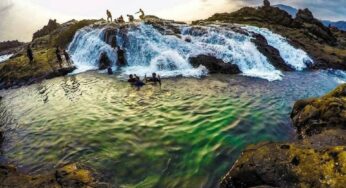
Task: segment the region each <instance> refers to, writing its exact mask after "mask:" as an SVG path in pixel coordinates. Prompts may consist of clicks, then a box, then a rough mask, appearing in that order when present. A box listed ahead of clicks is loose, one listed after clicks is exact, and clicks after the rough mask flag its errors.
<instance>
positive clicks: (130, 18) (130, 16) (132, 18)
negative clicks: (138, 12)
mask: <svg viewBox="0 0 346 188" xmlns="http://www.w3.org/2000/svg"><path fill="white" fill-rule="evenodd" d="M127 17H128V18H129V22H133V21H135V18H134V17H133V16H132V15H129V14H128V15H127Z"/></svg>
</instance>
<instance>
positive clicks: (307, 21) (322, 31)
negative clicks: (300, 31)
mask: <svg viewBox="0 0 346 188" xmlns="http://www.w3.org/2000/svg"><path fill="white" fill-rule="evenodd" d="M295 20H296V21H297V22H299V23H301V24H302V25H304V27H305V28H307V29H308V30H309V31H310V32H311V33H312V34H314V35H316V36H317V37H318V38H321V39H323V40H324V42H326V43H327V44H330V45H336V42H337V40H336V38H335V36H334V35H333V33H332V32H331V31H330V29H329V28H328V27H325V26H324V25H323V23H322V22H321V21H319V20H317V19H315V18H314V16H313V14H312V12H311V11H310V10H309V9H304V10H298V13H297V16H296V18H295Z"/></svg>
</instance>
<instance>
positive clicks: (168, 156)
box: [0, 72, 337, 187]
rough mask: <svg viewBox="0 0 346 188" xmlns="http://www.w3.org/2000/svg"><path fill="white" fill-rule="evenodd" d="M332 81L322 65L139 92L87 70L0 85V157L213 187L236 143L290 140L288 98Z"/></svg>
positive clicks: (132, 182)
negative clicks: (278, 75)
mask: <svg viewBox="0 0 346 188" xmlns="http://www.w3.org/2000/svg"><path fill="white" fill-rule="evenodd" d="M336 85H337V81H336V79H335V75H334V74H330V73H328V72H311V73H290V74H288V75H287V76H285V77H284V80H283V81H275V82H267V81H264V80H260V79H253V78H246V77H241V76H211V77H208V78H205V79H200V80H199V79H192V78H191V79H189V78H176V79H170V80H164V83H163V85H162V87H161V88H160V87H155V86H146V87H144V88H143V89H142V90H141V91H137V90H135V89H133V88H131V87H130V86H129V85H128V84H127V83H126V82H124V81H120V80H119V79H118V78H116V77H114V76H107V75H101V74H97V73H93V72H89V73H83V74H80V75H74V76H69V77H63V78H56V79H53V80H48V81H45V82H42V83H40V84H36V85H32V86H28V87H24V88H20V89H16V90H8V91H1V93H0V95H3V96H4V100H3V101H2V103H1V110H0V122H1V124H2V125H3V129H4V130H5V141H4V143H3V147H2V150H3V154H2V155H1V156H0V162H12V163H15V164H17V165H18V166H19V167H20V168H21V170H23V171H27V172H30V173H39V172H42V171H44V170H47V169H49V168H51V167H54V166H57V165H60V164H65V163H69V162H80V163H82V164H85V165H88V166H90V167H91V168H93V169H94V170H95V171H96V172H98V173H99V174H101V175H102V176H104V179H105V181H107V182H110V183H111V184H112V185H114V186H122V187H125V186H129V187H132V186H142V187H214V186H215V185H216V184H217V182H218V181H219V179H220V178H221V177H222V175H224V174H225V172H226V171H227V170H228V169H229V167H230V166H231V164H232V163H233V162H234V161H235V159H236V158H237V157H238V156H239V154H240V152H241V150H242V149H244V147H245V146H246V145H248V144H251V143H257V142H260V141H279V140H288V139H294V130H293V129H292V128H291V126H290V120H289V113H290V111H291V106H292V105H293V104H294V101H296V100H298V99H300V98H307V97H312V96H320V95H323V94H325V93H326V92H327V91H329V90H331V89H333V88H334V87H335V86H336Z"/></svg>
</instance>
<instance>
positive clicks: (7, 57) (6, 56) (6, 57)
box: [0, 54, 13, 63]
mask: <svg viewBox="0 0 346 188" xmlns="http://www.w3.org/2000/svg"><path fill="white" fill-rule="evenodd" d="M12 56H13V54H6V55H1V56H0V63H2V62H4V61H7V60H9V59H10V58H11V57H12Z"/></svg>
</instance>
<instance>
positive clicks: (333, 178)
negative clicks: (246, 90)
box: [220, 84, 346, 188]
mask: <svg viewBox="0 0 346 188" xmlns="http://www.w3.org/2000/svg"><path fill="white" fill-rule="evenodd" d="M292 118H293V123H294V126H295V127H297V130H298V134H299V136H300V138H301V139H300V140H297V141H292V142H287V143H262V144H257V145H253V146H249V147H248V148H247V149H246V150H245V151H244V152H243V153H242V155H241V157H240V158H239V160H238V161H237V162H236V163H235V164H234V165H233V167H232V169H231V170H230V171H229V173H228V174H227V175H226V176H225V177H224V178H223V180H222V182H221V184H220V187H221V188H233V187H256V186H270V187H344V185H345V184H346V178H345V176H346V84H344V85H341V86H339V87H338V88H336V89H335V90H334V91H333V92H331V93H329V94H327V95H326V96H323V97H321V98H316V99H307V100H301V101H298V102H297V103H296V104H295V105H294V109H293V112H292Z"/></svg>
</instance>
